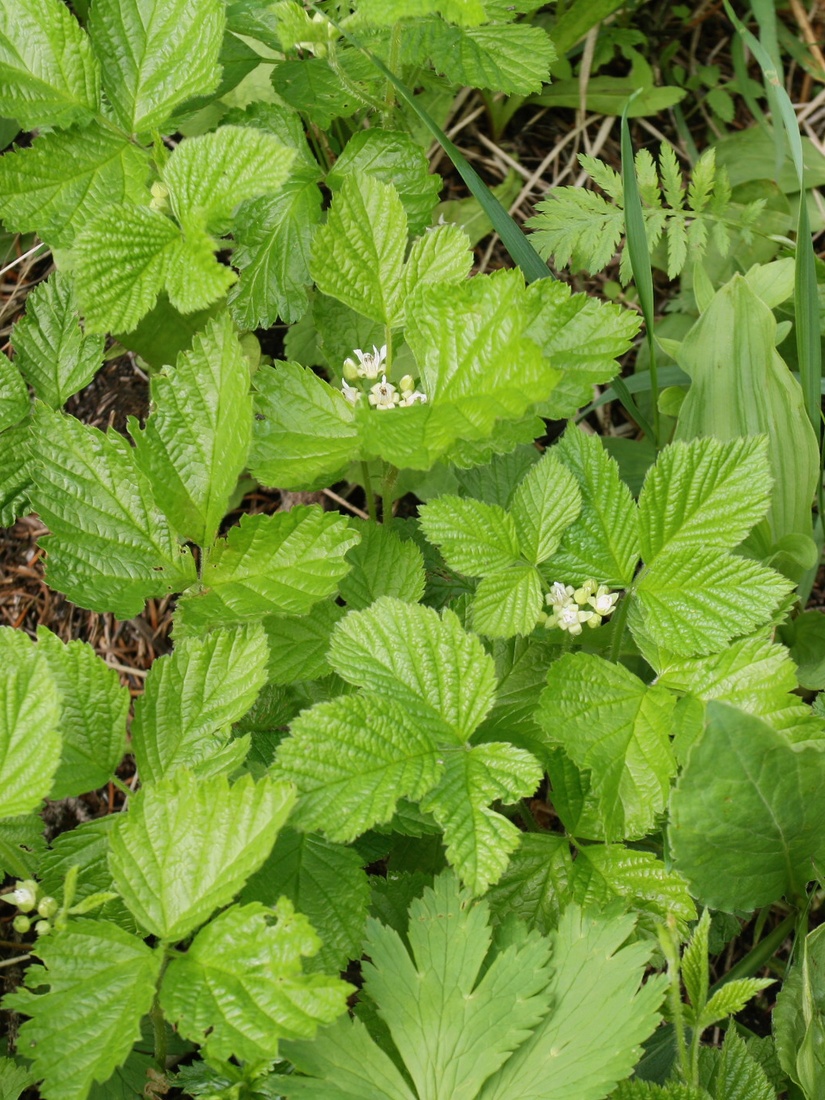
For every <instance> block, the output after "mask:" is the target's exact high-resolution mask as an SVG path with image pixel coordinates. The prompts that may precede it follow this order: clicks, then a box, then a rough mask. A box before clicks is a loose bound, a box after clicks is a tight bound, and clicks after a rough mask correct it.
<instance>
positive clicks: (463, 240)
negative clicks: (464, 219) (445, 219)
mask: <svg viewBox="0 0 825 1100" xmlns="http://www.w3.org/2000/svg"><path fill="white" fill-rule="evenodd" d="M472 265H473V253H472V249H471V248H470V238H469V237H468V236H467V234H466V233H465V232H464V230H463V229H461V228H460V227H459V226H457V225H436V226H434V227H432V228H431V229H428V230H427V232H426V233H424V234H423V235H422V236H420V237H419V238H418V239H417V240H416V241H413V246H412V248H411V249H410V254H409V256H408V257H407V262H406V264H405V265H404V296H405V297H409V295H410V294H412V292H413V291H414V290H415V288H416V287H417V286H418V284H419V283H460V282H461V281H462V280H463V279H465V278H466V277H467V276H468V275H469V274H470V268H471V267H472Z"/></svg>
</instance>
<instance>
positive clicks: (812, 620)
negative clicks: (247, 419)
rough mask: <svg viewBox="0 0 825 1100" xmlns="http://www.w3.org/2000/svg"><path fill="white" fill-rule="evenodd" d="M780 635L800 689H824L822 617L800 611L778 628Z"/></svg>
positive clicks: (824, 622) (824, 619) (824, 629)
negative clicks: (795, 672) (795, 668)
mask: <svg viewBox="0 0 825 1100" xmlns="http://www.w3.org/2000/svg"><path fill="white" fill-rule="evenodd" d="M780 635H781V637H782V640H783V641H784V642H785V644H786V645H789V646H790V653H791V657H792V658H793V659H794V661H795V662H796V665H797V678H798V680H799V685H800V687H803V688H807V689H808V690H809V691H820V690H821V689H822V688H825V644H823V642H824V641H825V615H823V614H822V612H821V611H817V610H815V609H812V610H810V611H803V612H802V614H801V615H797V617H796V618H795V619H793V620H792V621H791V622H790V623H787V624H786V625H784V626H783V627H782V628H781V631H780ZM791 690H793V689H791Z"/></svg>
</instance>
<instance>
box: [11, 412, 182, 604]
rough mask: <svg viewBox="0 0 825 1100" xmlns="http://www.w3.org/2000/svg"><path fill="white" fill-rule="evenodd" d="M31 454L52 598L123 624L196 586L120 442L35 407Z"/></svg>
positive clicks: (35, 502) (145, 483) (129, 452)
mask: <svg viewBox="0 0 825 1100" xmlns="http://www.w3.org/2000/svg"><path fill="white" fill-rule="evenodd" d="M32 453H33V459H34V462H33V465H34V467H35V469H36V484H35V485H34V486H33V490H32V506H33V507H34V508H36V510H37V512H38V513H39V514H40V516H41V518H42V519H43V521H44V523H47V524H48V525H49V529H50V531H51V532H52V534H51V535H50V536H49V537H47V538H45V539H44V540H43V542H42V545H43V546H44V547H45V548H46V549H47V551H48V555H49V564H48V569H47V574H48V578H49V583H50V584H51V585H52V586H53V587H55V588H57V589H58V591H61V592H65V593H66V595H67V596H68V597H69V599H71V600H73V601H74V602H75V603H78V604H80V606H81V607H88V608H90V609H91V610H93V611H113V612H114V613H115V615H117V616H118V617H119V618H122V619H129V618H131V617H132V616H133V615H137V614H139V612H140V611H141V610H142V609H143V604H144V602H145V601H146V599H148V598H149V597H150V596H162V595H166V594H167V593H169V592H172V591H176V592H180V591H181V590H182V589H184V588H186V587H188V586H189V585H190V584H191V583H192V582H193V581H194V580H195V567H194V563H193V561H192V556H191V554H190V553H189V551H188V550H183V549H182V548H181V547H179V546H178V544H177V542H176V540H175V538H174V537H173V535H172V533H171V531H170V530H169V527H168V525H167V523H166V520H165V518H164V517H163V516H162V515H161V513H160V512H158V510H157V508H156V506H155V503H154V501H153V499H152V496H151V492H150V488H149V483H148V481H147V480H146V478H145V477H144V476H143V474H141V473H140V471H139V470H138V468H137V466H136V464H135V460H134V455H133V452H132V448H131V447H130V446H129V445H128V443H127V442H126V440H125V439H123V437H122V436H120V435H117V434H116V433H115V432H112V431H110V432H108V433H107V434H106V435H104V434H103V433H102V432H100V431H98V430H97V428H92V427H89V426H87V425H85V424H81V423H80V421H78V420H75V419H74V418H73V417H70V416H64V415H63V414H62V413H59V412H52V411H51V410H49V409H47V408H46V407H45V406H43V405H41V406H39V407H38V408H37V409H36V411H35V417H34V436H33V440H32Z"/></svg>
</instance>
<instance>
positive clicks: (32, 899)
mask: <svg viewBox="0 0 825 1100" xmlns="http://www.w3.org/2000/svg"><path fill="white" fill-rule="evenodd" d="M6 901H8V902H11V904H12V905H16V906H17V908H18V909H19V910H20V912H21V913H31V911H32V909H34V907H35V905H37V883H36V882H35V881H34V879H31V878H27V879H25V880H24V881H23V882H17V883H16V884H15V888H14V890H12V892H11V893H10V894H6Z"/></svg>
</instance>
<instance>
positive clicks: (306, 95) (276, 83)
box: [272, 50, 379, 130]
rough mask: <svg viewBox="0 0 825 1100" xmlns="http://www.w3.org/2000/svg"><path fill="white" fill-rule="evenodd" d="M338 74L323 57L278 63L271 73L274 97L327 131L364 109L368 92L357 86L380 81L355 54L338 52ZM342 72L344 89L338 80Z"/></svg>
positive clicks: (367, 61)
mask: <svg viewBox="0 0 825 1100" xmlns="http://www.w3.org/2000/svg"><path fill="white" fill-rule="evenodd" d="M336 66H337V69H338V72H336V70H335V69H333V68H332V66H331V65H330V63H329V61H327V59H326V58H324V57H309V58H306V59H305V60H302V61H281V62H279V63H278V64H277V65H275V66H274V68H273V70H272V85H273V87H274V88H275V91H276V93H277V95H278V96H279V97H280V98H281V99H282V100H284V102H286V103H288V104H289V105H290V107H292V108H294V110H296V111H301V112H303V113H306V114H307V115H308V116H309V118H310V119H311V120H312V122H314V123H315V124H316V125H317V126H318V127H319V128H320V129H321V130H328V129H329V127H330V125H331V123H332V120H333V119H335V118H349V117H350V116H351V115H354V114H355V112H356V111H358V110H360V109H361V108H362V107H363V103H364V95H365V94H366V95H367V96H368V95H369V94H370V89H369V88H368V87H367V88H364V89H363V90H361V89H359V88H358V84H363V83H370V82H374V81H376V80H378V79H379V74H378V70H377V69H376V68H375V66H374V65H373V63H372V61H371V60H370V59H369V58H368V57H367V56H366V54H362V53H360V52H358V51H355V50H341V51H339V52H338V55H337V57H336ZM341 71H343V72H344V75H345V77H346V78H347V79H348V81H349V82H350V83H349V86H346V85H345V84H344V83H343V82H342V80H341V77H340V76H339V72H341Z"/></svg>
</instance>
